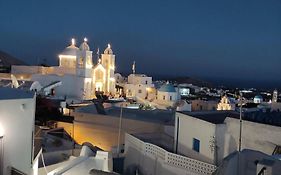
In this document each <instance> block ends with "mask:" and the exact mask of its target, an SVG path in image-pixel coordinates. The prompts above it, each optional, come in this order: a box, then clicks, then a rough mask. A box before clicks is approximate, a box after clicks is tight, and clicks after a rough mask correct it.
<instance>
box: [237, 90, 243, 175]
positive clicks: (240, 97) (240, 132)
mask: <svg viewBox="0 0 281 175" xmlns="http://www.w3.org/2000/svg"><path fill="white" fill-rule="evenodd" d="M239 103H240V111H239V112H240V115H239V145H238V163H237V167H238V170H237V174H238V175H239V174H240V162H241V161H240V153H241V145H242V124H243V123H242V122H243V120H242V105H243V97H242V92H241V91H240V96H239Z"/></svg>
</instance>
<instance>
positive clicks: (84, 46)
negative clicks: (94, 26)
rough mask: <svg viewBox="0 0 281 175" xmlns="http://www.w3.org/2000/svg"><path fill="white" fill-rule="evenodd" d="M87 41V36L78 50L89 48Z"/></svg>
mask: <svg viewBox="0 0 281 175" xmlns="http://www.w3.org/2000/svg"><path fill="white" fill-rule="evenodd" d="M87 41H88V40H87V38H84V42H83V43H82V44H81V45H80V47H79V49H80V50H87V51H89V50H90V46H89V45H88V43H87Z"/></svg>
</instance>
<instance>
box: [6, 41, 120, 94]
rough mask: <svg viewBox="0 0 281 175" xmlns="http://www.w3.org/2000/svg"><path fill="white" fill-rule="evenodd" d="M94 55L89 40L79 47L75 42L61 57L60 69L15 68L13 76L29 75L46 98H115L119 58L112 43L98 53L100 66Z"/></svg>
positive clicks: (55, 67)
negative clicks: (99, 93) (102, 96)
mask: <svg viewBox="0 0 281 175" xmlns="http://www.w3.org/2000/svg"><path fill="white" fill-rule="evenodd" d="M98 52H99V51H98ZM92 55H93V52H92V51H91V50H90V46H89V45H88V43H87V39H86V38H85V39H84V41H83V42H82V44H81V45H80V46H79V48H78V47H76V45H75V40H74V39H72V42H71V44H70V46H68V47H66V48H65V49H64V50H63V51H62V52H61V53H60V54H59V66H52V67H42V66H12V73H13V74H29V75H30V76H31V80H32V81H34V82H36V83H35V85H36V87H34V89H36V90H37V91H40V92H41V93H42V92H43V93H44V95H55V96H56V97H63V98H66V99H78V100H88V99H93V98H95V95H96V93H97V92H101V93H103V94H105V95H109V96H110V95H111V96H114V95H115V78H114V69H115V55H114V54H113V51H112V49H111V46H110V45H109V44H108V46H107V48H106V49H105V50H104V52H103V54H101V56H100V54H99V53H97V55H98V56H97V61H96V64H94V63H93V57H92Z"/></svg>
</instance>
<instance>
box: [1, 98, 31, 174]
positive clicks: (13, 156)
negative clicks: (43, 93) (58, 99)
mask: <svg viewBox="0 0 281 175" xmlns="http://www.w3.org/2000/svg"><path fill="white" fill-rule="evenodd" d="M34 117H35V97H34V98H30V99H12V100H0V123H1V125H2V127H3V128H4V132H5V134H4V138H3V141H4V172H3V174H10V173H9V172H10V170H11V167H14V168H16V169H18V170H19V171H21V172H24V173H26V174H31V172H32V161H33V134H34Z"/></svg>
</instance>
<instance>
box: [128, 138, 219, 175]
mask: <svg viewBox="0 0 281 175" xmlns="http://www.w3.org/2000/svg"><path fill="white" fill-rule="evenodd" d="M126 142H127V143H129V144H130V145H131V146H133V147H134V148H135V149H137V150H138V151H140V152H143V153H145V154H146V155H150V156H154V157H157V158H158V159H161V160H162V161H163V162H164V163H166V164H168V165H170V166H173V167H178V168H182V169H185V170H186V171H191V172H194V173H196V174H200V175H201V174H202V175H205V174H212V173H213V172H214V171H215V170H216V166H215V165H212V164H209V163H205V162H201V161H198V160H195V159H191V158H188V157H185V156H181V155H178V154H174V153H171V152H168V151H166V150H165V149H163V148H161V147H159V146H157V145H154V144H151V143H146V142H143V141H141V140H140V139H138V138H136V137H134V136H132V135H130V134H127V133H126ZM125 147H127V146H126V145H125Z"/></svg>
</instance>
